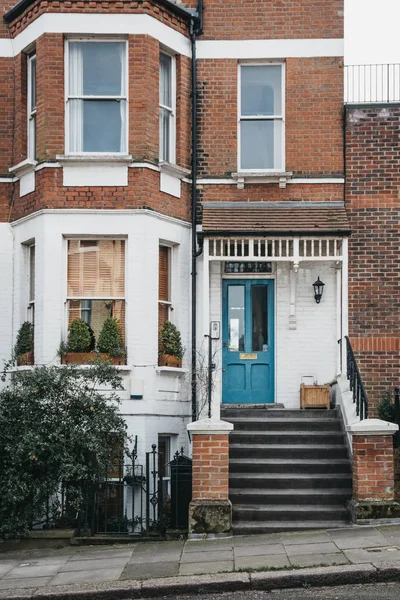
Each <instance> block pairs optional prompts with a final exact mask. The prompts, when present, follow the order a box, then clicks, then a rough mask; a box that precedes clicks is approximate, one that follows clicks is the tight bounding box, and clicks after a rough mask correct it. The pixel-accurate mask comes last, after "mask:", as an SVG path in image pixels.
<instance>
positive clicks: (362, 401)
mask: <svg viewBox="0 0 400 600" xmlns="http://www.w3.org/2000/svg"><path fill="white" fill-rule="evenodd" d="M345 340H346V357H347V379H348V380H349V384H350V391H351V392H353V402H354V403H355V405H356V414H357V416H358V417H360V421H362V420H363V419H368V397H367V393H366V391H365V389H364V384H363V380H362V378H361V375H360V371H359V369H358V365H357V361H356V357H355V356H354V352H353V348H352V347H351V344H350V340H349V338H348V336H347V335H346V336H345Z"/></svg>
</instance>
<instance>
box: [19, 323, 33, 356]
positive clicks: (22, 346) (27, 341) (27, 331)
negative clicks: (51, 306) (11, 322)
mask: <svg viewBox="0 0 400 600" xmlns="http://www.w3.org/2000/svg"><path fill="white" fill-rule="evenodd" d="M33 333H34V330H33V323H29V321H25V323H22V325H21V327H20V328H19V330H18V334H17V340H16V342H15V346H14V355H15V357H16V360H17V365H18V366H19V367H20V366H24V365H33V364H34V357H33Z"/></svg>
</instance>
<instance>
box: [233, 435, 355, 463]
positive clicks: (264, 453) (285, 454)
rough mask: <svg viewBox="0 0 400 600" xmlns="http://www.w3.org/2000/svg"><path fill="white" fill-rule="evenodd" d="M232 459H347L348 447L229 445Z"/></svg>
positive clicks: (321, 445) (336, 445)
mask: <svg viewBox="0 0 400 600" xmlns="http://www.w3.org/2000/svg"><path fill="white" fill-rule="evenodd" d="M229 452H230V456H231V457H232V458H252V459H255V458H279V459H282V458H293V459H299V458H301V459H307V458H310V459H312V458H313V459H317V458H318V459H325V460H328V459H337V458H347V447H346V446H344V445H339V444H331V445H327V444H309V443H308V444H285V445H284V444H242V443H239V444H237V443H234V442H233V440H232V443H231V444H229Z"/></svg>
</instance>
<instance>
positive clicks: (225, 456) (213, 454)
mask: <svg viewBox="0 0 400 600" xmlns="http://www.w3.org/2000/svg"><path fill="white" fill-rule="evenodd" d="M192 439H193V442H192V458H193V485H192V491H193V493H192V500H228V499H229V436H228V435H227V434H220V435H199V434H194V433H193V434H192Z"/></svg>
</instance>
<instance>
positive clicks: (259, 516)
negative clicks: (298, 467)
mask: <svg viewBox="0 0 400 600" xmlns="http://www.w3.org/2000/svg"><path fill="white" fill-rule="evenodd" d="M232 515H233V523H234V525H237V524H239V523H240V522H241V521H253V522H256V521H281V522H282V521H283V522H285V523H287V522H293V521H303V522H304V521H322V522H323V521H331V522H332V521H347V522H348V520H349V518H348V517H349V515H348V511H347V509H346V508H345V507H344V506H337V505H332V504H326V505H322V506H318V505H313V504H304V505H303V504H287V505H284V506H281V505H276V504H271V505H268V506H259V505H258V504H234V505H233V509H232Z"/></svg>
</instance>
